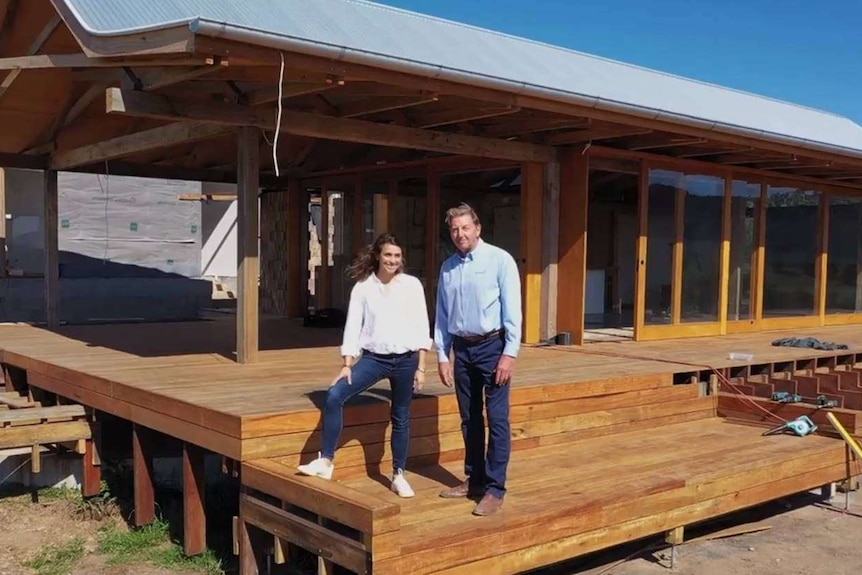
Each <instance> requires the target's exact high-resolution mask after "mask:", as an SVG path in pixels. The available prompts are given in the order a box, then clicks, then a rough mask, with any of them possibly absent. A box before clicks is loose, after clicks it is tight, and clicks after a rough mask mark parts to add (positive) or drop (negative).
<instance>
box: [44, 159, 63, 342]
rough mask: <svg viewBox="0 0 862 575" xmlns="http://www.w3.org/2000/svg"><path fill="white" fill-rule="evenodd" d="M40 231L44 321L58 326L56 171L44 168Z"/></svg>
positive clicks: (51, 327)
mask: <svg viewBox="0 0 862 575" xmlns="http://www.w3.org/2000/svg"><path fill="white" fill-rule="evenodd" d="M44 190H45V197H44V200H45V201H44V204H43V210H42V232H43V237H44V242H43V243H44V246H45V261H44V263H45V272H44V276H45V322H46V323H47V324H48V329H56V328H58V327H59V326H60V315H59V302H60V261H59V258H60V247H59V243H58V238H57V172H56V171H54V170H45V185H44Z"/></svg>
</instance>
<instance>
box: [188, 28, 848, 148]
mask: <svg viewBox="0 0 862 575" xmlns="http://www.w3.org/2000/svg"><path fill="white" fill-rule="evenodd" d="M190 29H191V31H192V32H193V33H194V34H198V35H201V36H207V37H211V38H216V39H223V40H229V41H234V42H240V43H245V44H251V45H257V46H263V47H267V48H271V49H276V50H284V51H290V52H297V53H300V54H307V55H309V56H317V57H320V58H326V59H330V60H335V61H343V62H345V63H351V64H358V65H366V66H373V67H377V68H382V69H386V70H390V71H393V72H402V73H406V74H411V75H415V76H422V77H426V78H431V79H437V80H441V81H448V82H453V83H458V84H465V85H470V86H476V87H480V88H486V89H491V90H498V91H502V92H507V93H510V94H514V95H518V96H521V95H523V96H530V97H534V98H538V99H543V100H549V101H552V102H559V103H564V104H572V105H576V106H580V107H586V108H595V109H597V110H604V111H610V112H615V113H619V114H621V115H626V116H635V117H639V118H645V119H648V120H656V121H663V122H668V123H672V124H678V125H681V126H686V127H692V128H697V129H700V130H704V131H708V132H716V133H721V134H727V135H731V136H740V137H744V138H750V139H753V140H759V141H766V142H773V143H776V144H781V145H786V146H794V147H798V148H802V149H807V150H817V151H820V152H824V153H828V154H835V155H840V156H844V157H847V158H853V159H856V160H860V159H862V151H860V150H854V149H852V148H845V147H842V146H835V145H831V144H825V143H823V142H817V141H813V140H806V139H803V138H794V137H791V136H786V135H783V134H777V133H774V132H767V131H764V130H755V129H751V128H747V127H745V126H737V125H732V124H724V123H719V122H712V121H707V120H703V119H700V118H694V117H691V116H684V115H680V114H674V113H671V112H667V111H665V110H658V109H651V108H646V107H643V106H637V105H633V104H628V103H624V102H615V101H610V100H605V99H602V98H597V97H594V96H588V95H584V94H577V93H572V92H563V91H559V90H550V89H548V88H543V87H541V86H535V85H531V84H526V83H524V82H515V81H512V80H507V79H504V78H498V77H490V76H482V75H479V74H474V73H470V72H465V71H462V70H455V69H451V68H444V67H442V66H436V65H430V64H426V63H423V62H415V61H411V60H405V59H401V58H396V57H393V56H388V55H384V54H375V53H370V52H363V51H359V50H354V49H351V48H348V47H345V46H334V45H329V44H322V43H317V42H311V41H308V40H304V39H300V38H290V37H285V36H280V35H276V34H269V33H266V32H262V31H260V30H252V29H247V28H240V27H236V26H231V25H229V24H227V23H224V22H211V21H207V20H203V19H197V20H195V21H193V22H192V23H191V24H190Z"/></svg>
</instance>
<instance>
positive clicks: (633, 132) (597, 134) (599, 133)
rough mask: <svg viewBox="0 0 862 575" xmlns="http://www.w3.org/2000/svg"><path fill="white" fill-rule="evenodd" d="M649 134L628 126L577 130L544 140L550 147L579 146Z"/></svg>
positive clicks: (648, 131)
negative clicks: (586, 143)
mask: <svg viewBox="0 0 862 575" xmlns="http://www.w3.org/2000/svg"><path fill="white" fill-rule="evenodd" d="M651 133H652V130H650V129H648V128H632V127H630V126H619V127H610V126H608V127H597V128H592V129H588V130H577V131H574V132H562V133H560V134H551V135H550V136H548V137H547V138H546V139H545V143H546V144H550V145H563V144H581V143H585V142H593V141H596V140H610V139H613V138H623V137H626V136H640V135H642V134H651Z"/></svg>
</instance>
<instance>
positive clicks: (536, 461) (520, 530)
mask: <svg viewBox="0 0 862 575" xmlns="http://www.w3.org/2000/svg"><path fill="white" fill-rule="evenodd" d="M561 447H563V448H561ZM459 467H460V464H459V463H455V462H453V463H449V464H444V465H443V466H428V467H424V468H418V469H415V470H413V471H412V472H411V474H410V479H411V481H412V484H413V486H414V488H415V489H416V491H417V495H416V497H415V498H413V499H410V500H402V499H399V498H398V497H397V496H395V495H394V494H393V493H390V492H389V491H388V489H387V487H386V485H385V484H384V483H385V482H383V481H380V480H378V479H376V478H371V477H368V476H364V477H357V478H354V479H348V480H344V481H343V482H342V485H344V486H345V487H346V488H347V489H350V490H353V491H355V492H356V494H357V498H361V499H363V500H364V501H366V502H371V501H375V500H380V501H383V502H385V503H388V504H390V505H392V506H396V507H398V508H399V509H400V512H399V513H398V515H397V516H396V518H397V519H398V522H399V526H400V528H399V530H398V531H396V532H395V533H396V534H397V535H396V536H395V537H394V541H384V543H382V544H380V545H379V546H378V549H377V550H376V551H377V555H376V556H375V557H374V559H373V572H374V573H375V575H382V574H388V573H392V574H398V573H415V574H421V573H446V574H455V573H463V574H465V575H467V574H473V573H487V574H503V573H519V572H522V571H526V570H529V569H533V568H536V567H540V566H543V565H548V564H550V563H553V562H557V561H562V560H565V559H568V558H571V557H575V556H578V555H582V554H586V553H589V552H592V551H596V550H599V549H602V548H606V547H609V546H613V545H616V544H620V543H623V542H626V541H630V540H633V539H636V538H639V537H644V536H648V535H652V534H656V533H661V532H663V531H667V530H670V529H673V528H676V527H679V526H684V525H691V524H693V523H695V522H697V521H700V520H703V519H706V518H708V517H715V516H717V515H720V514H723V513H727V512H730V511H734V510H738V509H741V508H745V507H748V506H751V505H754V504H757V503H761V502H762V501H764V500H768V499H773V498H778V497H781V496H784V495H789V494H792V493H797V492H800V491H804V490H806V489H811V488H815V487H818V486H820V485H824V484H827V483H829V482H830V481H834V480H835V479H836V478H837V477H842V476H843V475H844V474H845V455H844V447H843V444H842V443H841V442H839V441H836V440H832V439H828V438H823V437H807V438H804V439H802V438H796V437H789V436H784V437H763V436H762V435H761V430H760V429H757V428H753V427H746V426H740V425H732V424H728V423H726V422H724V421H722V420H721V419H719V418H710V419H703V420H700V421H696V422H688V423H680V424H676V425H669V426H666V427H657V428H652V429H649V430H644V431H633V432H629V433H621V434H616V435H612V436H609V437H602V438H594V439H586V440H582V441H578V442H574V443H566V444H565V445H563V446H560V445H556V446H547V447H540V448H536V449H532V450H530V451H529V452H519V455H517V456H516V457H514V458H513V461H512V464H511V466H510V473H509V475H510V477H511V480H510V481H509V485H508V488H509V496H508V497H507V499H506V504H505V507H504V510H503V511H502V512H501V513H500V514H499V515H497V516H493V517H490V518H478V517H474V516H472V515H471V514H470V512H471V510H472V507H473V506H474V505H475V502H473V501H465V500H446V499H441V498H440V497H438V495H437V494H438V492H439V490H440V489H441V488H443V487H445V486H447V485H452V478H453V477H460V469H459ZM337 472H338V470H336V474H337ZM297 482H298V483H299V482H306V483H321V481H320V480H317V479H309V478H300V479H298V480H297ZM389 521H393V520H392V518H389ZM379 537H380V538H381V539H383V538H385V537H386V534H385V533H383V534H380V535H379ZM381 547H382V548H381ZM387 547H389V548H387Z"/></svg>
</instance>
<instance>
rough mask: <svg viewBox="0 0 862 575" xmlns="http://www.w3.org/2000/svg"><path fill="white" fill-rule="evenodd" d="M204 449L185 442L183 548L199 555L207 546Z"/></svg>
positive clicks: (186, 552) (191, 553) (188, 552)
mask: <svg viewBox="0 0 862 575" xmlns="http://www.w3.org/2000/svg"><path fill="white" fill-rule="evenodd" d="M205 493H206V481H205V477H204V450H203V449H201V448H200V447H198V446H196V445H192V444H191V443H183V550H184V551H185V554H186V555H188V556H191V555H199V554H201V553H203V552H204V551H206V547H207V518H206V508H205V503H204V501H205Z"/></svg>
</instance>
